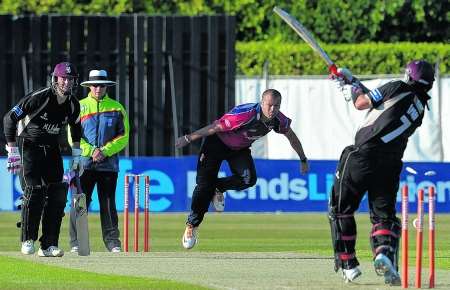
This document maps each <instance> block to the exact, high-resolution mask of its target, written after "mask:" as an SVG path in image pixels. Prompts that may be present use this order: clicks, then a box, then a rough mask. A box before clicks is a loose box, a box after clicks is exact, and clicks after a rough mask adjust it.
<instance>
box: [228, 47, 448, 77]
mask: <svg viewBox="0 0 450 290" xmlns="http://www.w3.org/2000/svg"><path fill="white" fill-rule="evenodd" d="M322 48H323V49H324V50H325V51H326V52H327V53H328V55H329V56H330V58H331V59H332V60H333V61H335V63H336V64H337V65H338V66H341V67H344V66H345V67H347V68H349V69H350V70H351V71H352V72H353V73H354V74H359V75H365V74H399V73H401V72H402V69H403V67H404V66H405V65H406V63H407V62H409V61H410V60H413V59H425V60H428V61H429V62H432V63H436V62H437V61H439V69H440V72H441V74H449V73H450V57H449V56H450V44H443V43H410V42H404V43H363V44H337V45H323V46H322ZM266 60H267V61H268V62H269V73H270V74H271V75H323V74H327V68H326V65H325V63H324V62H323V61H322V59H321V58H320V57H318V56H317V54H316V53H315V52H314V51H313V50H312V49H311V48H310V47H309V46H308V45H307V44H306V43H298V44H297V43H295V44H294V43H282V42H276V41H267V42H245V43H244V42H238V43H237V44H236V66H237V74H239V75H245V76H258V75H262V70H263V65H264V62H265V61H266Z"/></svg>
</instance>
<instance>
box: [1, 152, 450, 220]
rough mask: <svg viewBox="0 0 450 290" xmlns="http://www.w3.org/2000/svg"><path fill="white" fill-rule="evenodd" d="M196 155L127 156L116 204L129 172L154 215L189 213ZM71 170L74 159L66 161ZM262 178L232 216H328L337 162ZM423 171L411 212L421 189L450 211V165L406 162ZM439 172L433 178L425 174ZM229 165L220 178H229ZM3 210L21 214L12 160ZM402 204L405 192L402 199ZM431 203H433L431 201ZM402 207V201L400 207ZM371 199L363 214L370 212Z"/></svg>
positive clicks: (260, 162)
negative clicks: (140, 179)
mask: <svg viewBox="0 0 450 290" xmlns="http://www.w3.org/2000/svg"><path fill="white" fill-rule="evenodd" d="M196 161H197V160H196V157H194V156H190V157H180V158H175V157H136V158H121V159H120V172H119V178H118V182H117V190H116V204H117V208H118V210H119V211H122V210H123V205H124V203H123V201H124V176H125V174H142V175H148V176H150V179H151V182H150V210H151V211H153V212H184V211H189V209H190V203H191V197H192V191H193V189H194V187H195V184H196V183H195V177H196V171H195V169H196ZM64 164H65V167H66V168H67V164H68V161H67V160H64ZM255 165H256V170H257V173H258V180H257V183H256V185H255V186H254V187H252V188H249V189H247V190H243V191H232V190H230V191H228V192H226V211H227V212H305V211H307V212H326V211H327V200H328V195H329V192H330V190H331V186H332V184H333V178H334V171H335V169H336V165H337V161H323V160H322V161H314V160H313V161H310V167H311V170H310V172H309V173H308V174H306V175H302V174H300V172H299V167H300V165H299V162H298V161H297V160H266V159H256V160H255ZM406 166H410V167H412V168H414V169H415V170H416V171H417V174H412V173H410V172H407V171H405V170H404V171H403V172H402V175H401V182H400V187H401V186H402V185H403V184H407V185H408V187H409V188H410V195H409V201H410V208H411V210H413V209H415V208H416V192H417V190H418V189H420V188H428V187H429V186H434V187H435V188H436V211H437V212H438V213H450V202H449V200H450V164H449V163H430V162H426V163H424V162H413V163H405V166H404V167H406ZM427 171H435V172H436V174H435V175H433V176H426V175H424V173H425V172H427ZM229 174H230V171H229V168H228V166H227V165H226V163H224V165H223V166H222V168H221V171H220V173H219V176H226V175H229ZM0 184H1V189H2V190H1V194H0V210H16V208H17V205H18V204H19V203H20V199H19V197H20V195H21V194H22V190H21V187H20V182H19V178H18V177H17V176H13V175H10V174H9V173H8V172H7V171H6V159H5V158H1V159H0ZM140 186H141V190H140V201H141V203H140V204H141V208H142V207H143V204H144V203H143V200H144V190H143V188H144V184H143V182H141V185H140ZM133 188H134V185H133V181H131V182H130V201H129V204H130V208H133V204H134V199H133ZM397 201H398V202H399V201H400V194H398V195H397ZM425 202H427V199H426V198H425ZM399 204H400V203H398V205H399ZM90 210H91V211H98V210H99V204H98V200H97V194H96V192H94V194H93V202H92V203H91V207H90ZM367 210H368V206H367V201H366V199H364V200H363V201H362V203H361V207H360V211H367Z"/></svg>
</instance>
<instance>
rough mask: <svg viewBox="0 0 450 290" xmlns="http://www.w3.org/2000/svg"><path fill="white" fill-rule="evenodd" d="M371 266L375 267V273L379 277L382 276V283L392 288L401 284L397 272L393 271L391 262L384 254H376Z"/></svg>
mask: <svg viewBox="0 0 450 290" xmlns="http://www.w3.org/2000/svg"><path fill="white" fill-rule="evenodd" d="M373 265H374V267H375V272H376V273H377V274H378V275H379V276H384V283H386V284H389V285H392V286H398V285H400V284H401V279H400V275H399V274H398V272H397V270H395V268H394V265H392V262H391V260H390V259H389V258H388V257H386V256H385V255H384V254H378V255H377V256H376V257H375V260H374V261H373Z"/></svg>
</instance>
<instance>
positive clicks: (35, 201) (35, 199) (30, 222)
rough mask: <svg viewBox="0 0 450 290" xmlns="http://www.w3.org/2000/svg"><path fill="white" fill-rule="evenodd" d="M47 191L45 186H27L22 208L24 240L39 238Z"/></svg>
mask: <svg viewBox="0 0 450 290" xmlns="http://www.w3.org/2000/svg"><path fill="white" fill-rule="evenodd" d="M45 191H46V188H45V186H41V185H37V186H27V187H26V188H25V190H24V194H23V198H22V208H21V229H22V241H26V240H30V239H32V240H37V236H38V231H39V223H40V222H41V215H42V208H43V207H44V196H45Z"/></svg>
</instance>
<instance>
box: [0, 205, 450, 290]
mask: <svg viewBox="0 0 450 290" xmlns="http://www.w3.org/2000/svg"><path fill="white" fill-rule="evenodd" d="M185 217H186V215H185V214H151V215H150V228H151V253H150V254H142V253H141V254H137V255H136V254H125V253H121V254H119V255H114V254H111V253H103V254H102V253H101V252H106V250H105V247H104V245H103V242H102V240H101V230H100V221H99V216H98V214H91V215H90V216H89V227H90V237H91V239H90V241H91V249H92V251H93V252H94V253H99V255H100V256H99V257H98V260H95V261H102V260H103V259H105V257H108V258H109V257H111V259H113V258H114V259H115V260H112V262H111V263H112V267H114V262H115V261H117V262H119V260H118V259H119V258H123V259H122V260H120V261H123V260H124V259H127V258H130V259H131V258H133V259H134V258H136V259H141V258H142V259H147V258H148V259H149V260H148V261H149V263H152V261H156V260H158V259H160V260H158V261H162V262H161V263H164V262H165V261H169V268H168V270H167V271H168V272H170V271H171V270H170V269H171V268H170V262H171V261H177V262H178V260H177V259H182V260H181V261H182V262H183V263H189V259H190V258H192V259H194V258H195V259H196V263H197V264H198V263H203V262H204V263H205V265H206V264H208V263H215V262H216V261H219V260H220V259H222V260H220V261H221V262H220V263H222V264H223V263H226V262H229V261H231V262H233V263H232V265H233V266H232V267H234V265H236V267H237V266H238V265H237V264H239V263H238V262H241V260H242V261H244V262H246V263H247V262H248V263H250V261H251V262H255V263H260V262H262V260H264V259H268V258H265V257H269V256H270V257H272V256H273V255H274V256H273V257H274V258H273V259H274V260H276V261H278V262H280V264H281V265H283V263H289V262H291V261H290V260H300V259H305V258H299V257H300V256H299V255H306V257H307V259H310V260H311V261H313V262H311V261H309V262H308V263H314V261H315V259H317V260H318V261H319V260H320V261H324V262H323V263H325V267H326V268H332V264H333V262H332V259H331V257H332V250H331V241H330V237H329V236H330V234H329V225H328V220H327V218H326V215H325V214H303V213H302V214H227V213H225V214H216V213H213V214H208V215H207V216H206V218H205V220H204V223H203V224H202V226H201V228H200V232H199V233H200V234H199V244H198V245H197V246H196V247H195V248H194V249H192V250H190V251H186V250H184V249H183V248H182V247H181V242H180V239H181V235H182V233H183V230H184V221H185ZM18 218H19V213H10V212H0V232H1V235H0V268H1V269H2V271H1V273H0V279H1V281H2V289H4V288H11V289H17V285H19V284H17V283H18V281H20V283H22V284H20V285H22V286H21V287H20V288H26V289H74V288H77V289H80V288H81V289H112V288H116V289H142V288H149V289H201V287H200V286H195V287H194V286H192V285H189V284H184V283H186V282H187V283H191V284H196V285H199V284H198V283H197V282H198V281H197V280H196V279H192V281H191V280H190V279H189V277H187V278H184V279H180V280H178V279H177V278H176V277H175V279H172V281H167V280H161V279H158V278H163V279H165V278H166V275H159V276H158V275H155V276H153V277H152V276H151V275H150V276H149V277H147V274H145V275H144V274H141V273H139V265H140V264H139V262H136V265H137V270H136V271H135V272H136V273H135V272H133V271H124V272H125V273H124V275H126V276H120V275H117V274H118V273H119V274H121V272H120V271H118V270H117V269H112V270H111V271H106V270H105V269H103V270H102V269H99V271H96V269H95V265H94V266H93V265H87V264H86V265H83V261H86V260H83V258H84V257H78V256H75V255H73V254H71V253H67V254H66V256H65V257H63V258H61V259H47V258H40V259H38V258H35V257H33V258H29V257H24V256H23V255H20V254H17V253H18V252H19V251H20V242H19V229H17V228H16V227H15V223H16V222H17V220H18ZM412 219H413V217H411V219H410V220H412ZM67 221H68V218H67V216H66V217H65V218H64V221H63V227H62V229H61V237H60V247H62V248H63V249H64V250H66V251H68V250H69V245H68V227H67ZM142 221H143V215H141V223H140V225H141V227H142ZM132 223H133V220H131V222H130V230H131V232H130V237H131V239H130V249H132V245H133V239H132V237H133V233H132V228H133V227H132ZM449 223H450V215H438V216H436V228H437V232H436V268H438V269H441V270H444V271H445V273H450V272H448V270H450V244H449V243H448V241H449V240H450V227H448V226H447V225H448V224H449ZM357 224H358V242H357V255H358V257H359V259H360V260H361V261H363V262H365V263H368V262H370V261H371V256H372V254H371V251H370V246H369V242H368V236H369V231H370V225H369V219H368V216H367V214H360V215H358V216H357ZM119 226H120V229H121V230H122V219H121V217H120V224H119ZM411 229H412V227H411ZM426 230H427V229H426V228H425V232H424V233H425V234H424V260H423V265H424V267H425V268H426V267H427V265H428V260H427V250H426V249H427V246H428V243H427V242H428V241H427V240H428V239H427V231H426ZM142 232H143V231H141V233H142ZM142 245H143V242H142V236H141V240H140V247H141V249H142ZM165 253H166V254H165ZM177 253H178V254H177ZM227 253H228V254H229V255H232V256H229V255H228V254H227ZM251 253H254V254H255V255H256V256H255V257H252V258H247V257H248V256H247V255H248V254H251ZM264 253H265V254H264ZM282 253H286V254H282ZM289 253H291V254H292V255H294V256H293V257H291V256H289V255H288V254H289ZM146 255H149V256H146ZM152 255H153V256H152ZM258 255H261V256H258ZM277 255H278V256H277ZM286 255H288V256H286ZM6 256H8V257H6ZM11 256H13V257H14V258H11ZM93 256H95V255H93ZM409 256H410V265H412V264H413V261H414V259H415V231H414V230H410V250H409ZM302 257H303V256H302ZM65 259H66V261H69V260H70V259H72V260H70V261H71V262H70V263H66V264H64V263H63V262H62V261H64V260H65ZM84 259H91V257H88V258H84ZM92 259H94V257H92ZM171 259H172V260H171ZM217 259H219V260H217ZM92 261H94V260H92ZM130 261H131V260H130ZM133 261H134V260H133ZM142 261H144V260H141V262H142ZM145 261H147V260H145ZM36 263H45V264H47V265H40V266H39V267H34V266H35V265H36ZM77 263H78V264H77ZM79 263H81V265H79ZM132 263H134V262H132ZM117 265H119V263H118V264H117ZM133 265H135V264H133ZM27 266H28V267H27ZM100 266H102V267H103V266H104V265H103V264H102V265H99V267H100ZM173 266H174V268H173V271H174V272H175V271H176V265H175V264H174V265H173ZM105 267H106V266H105ZM109 267H111V265H109ZM161 267H162V268H163V265H161ZM199 267H201V265H199ZM208 267H209V266H208ZM208 267H206V270H205V271H208ZM210 267H214V264H213V265H212V266H210ZM71 268H73V269H71ZM92 268H94V270H93V271H91V270H92ZM162 268H161V269H162ZM3 269H5V270H3ZM22 269H27V270H26V271H23V270H22ZM80 269H87V270H89V272H82V271H80ZM157 270H158V269H156V268H155V269H154V271H153V272H155V273H156V272H157ZM326 270H327V271H329V270H330V269H326ZM425 270H426V269H424V271H425ZM276 271H277V270H276V269H274V270H273V271H272V272H276ZM105 272H106V273H113V274H114V275H109V274H108V275H107V274H105ZM55 273H57V274H56V275H55ZM100 273H101V274H100ZM130 273H131V275H130ZM150 273H152V272H151V271H150ZM270 273H271V272H270V271H269V272H268V274H265V275H269V274H270ZM165 274H170V273H165ZM230 275H231V273H230ZM54 276H56V277H58V279H56V278H55V279H51V277H54ZM132 276H139V277H132ZM143 276H144V277H143ZM80 277H86V279H82V280H83V281H84V282H83V283H85V284H83V285H82V286H81V287H80V284H79V283H80ZM167 277H168V278H170V277H171V276H170V275H167ZM155 278H157V279H155ZM225 278H226V277H225ZM256 279H257V278H256ZM24 281H26V282H24ZM58 281H59V282H58ZM105 281H109V282H105ZM333 281H335V282H336V281H339V280H338V279H336V277H333ZM24 283H25V284H24ZM252 283H253V282H251V283H250V282H249V284H248V285H247V286H245V287H244V286H243V289H244V288H245V289H258V288H261V289H262V288H264V287H258V286H254V287H255V288H253V287H252V286H251V285H253V284H252ZM446 283H447V282H446ZM216 284H217V285H215V284H214V283H212V282H211V283H209V284H208V283H207V285H206V286H207V287H209V286H211V288H218V289H220V288H222V289H223V288H226V287H223V285H220V284H221V283H216ZM329 284H330V286H333V282H332V281H330V283H329ZM438 284H439V283H438ZM4 285H5V286H4ZM445 285H446V286H449V285H450V284H445ZM203 286H205V285H203ZM297 286H298V285H297ZM297 286H296V285H293V286H292V287H293V288H292V289H297ZM298 287H300V286H298ZM333 287H335V285H334V286H333ZM300 288H301V287H300ZM322 288H323V289H326V287H322ZM360 288H361V287H358V288H357V289H360ZM305 289H306V288H305ZM311 289H315V288H311ZM317 289H320V288H317ZM355 289H356V288H355ZM361 289H362V288H361ZM368 289H370V288H368Z"/></svg>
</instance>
